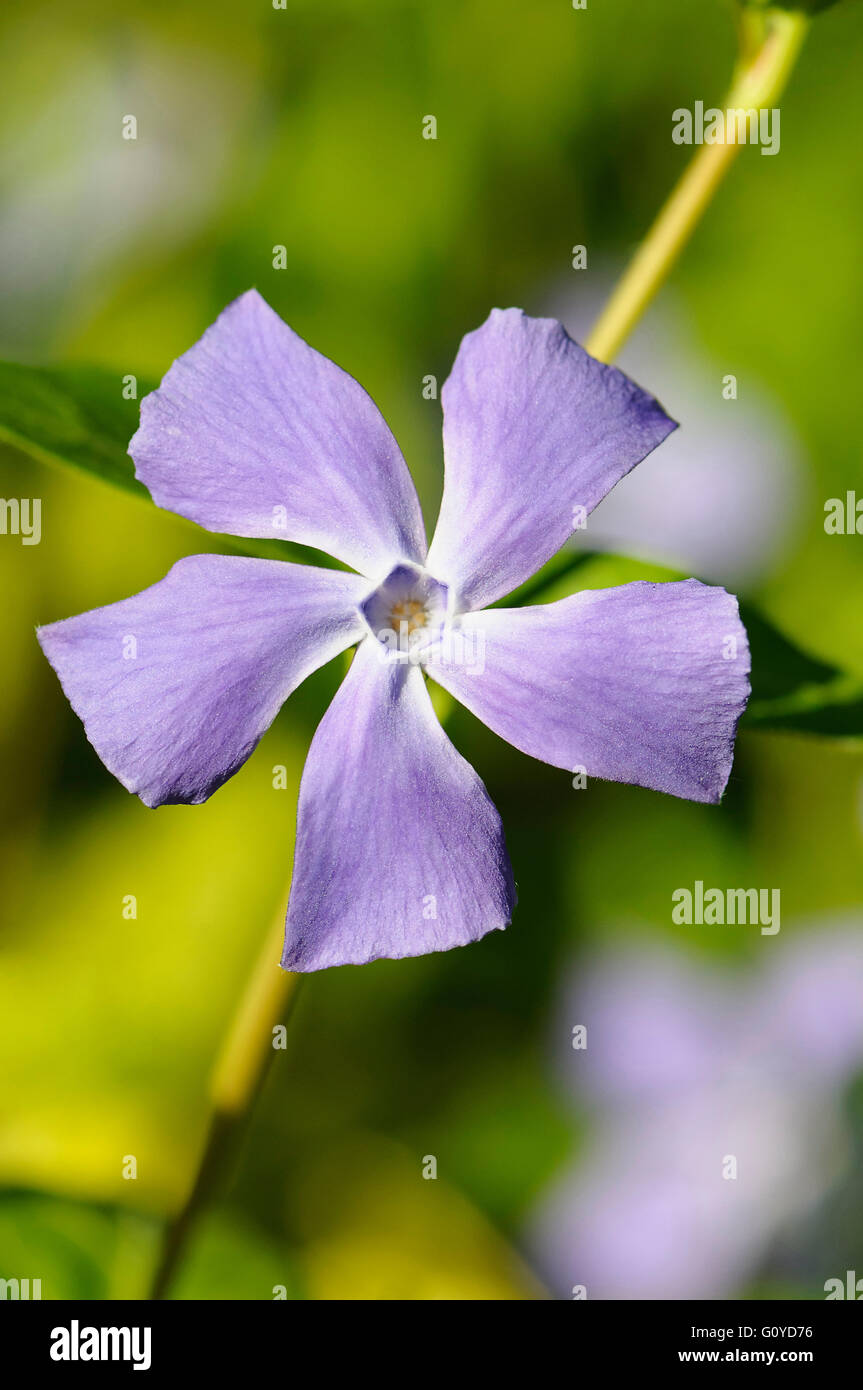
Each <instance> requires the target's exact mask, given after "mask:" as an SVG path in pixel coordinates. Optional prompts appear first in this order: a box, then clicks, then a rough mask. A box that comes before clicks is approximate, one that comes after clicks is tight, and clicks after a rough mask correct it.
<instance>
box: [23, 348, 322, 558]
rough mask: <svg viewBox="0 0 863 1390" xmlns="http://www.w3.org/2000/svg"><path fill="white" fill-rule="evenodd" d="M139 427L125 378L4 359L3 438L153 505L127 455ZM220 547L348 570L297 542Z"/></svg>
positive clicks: (146, 387) (147, 386) (141, 390)
mask: <svg viewBox="0 0 863 1390" xmlns="http://www.w3.org/2000/svg"><path fill="white" fill-rule="evenodd" d="M152 389H153V386H152V384H151V383H148V382H146V383H145V382H141V381H139V382H138V386H137V390H138V394H139V396H144V395H146V394H147V393H148V392H149V391H151V390H152ZM137 428H138V400H137V399H135V400H126V399H124V396H123V377H122V376H121V375H120V374H119V373H116V372H111V371H108V370H107V369H105V368H102V367H82V366H67V367H29V366H25V365H23V364H22V363H18V362H0V441H2V442H4V443H7V444H11V445H12V446H13V447H14V448H16V449H19V450H20V451H21V452H22V453H23V454H26V455H27V456H28V457H30V458H34V459H38V460H39V461H41V462H46V463H52V464H63V465H66V466H68V467H72V468H80V469H82V470H83V471H84V472H85V473H89V474H91V475H93V476H95V477H97V478H100V479H101V480H102V481H103V482H106V483H111V484H112V485H113V486H114V487H119V488H122V489H123V490H124V491H125V492H130V493H132V494H133V496H136V497H138V498H140V499H141V501H144V502H150V500H151V499H150V494H149V492H148V491H147V489H146V488H145V487H144V485H143V483H141V482H139V481H138V479H137V478H136V477H135V469H134V466H133V463H132V460H131V458H130V457H129V455H128V453H127V452H126V448H127V445H128V442H129V440H130V439H131V438H132V435H133V434H134V433H135V430H136V429H137ZM189 524H190V525H191V524H192V523H189ZM196 529H197V528H196ZM207 534H208V535H209V534H211V533H210V532H208V533H207ZM215 545H216V548H219V549H229V550H232V551H236V552H238V553H240V554H243V555H258V556H263V557H264V558H266V559H271V560H295V561H299V562H300V563H306V564H308V563H313V564H318V565H323V566H325V567H327V568H330V569H332V568H341V566H339V565H338V563H337V561H335V560H334V559H333V558H332V557H331V556H329V555H324V554H323V553H322V552H320V551H317V550H313V549H311V548H309V547H307V546H300V545H293V544H291V543H290V542H289V541H279V540H273V541H267V540H255V539H252V538H248V537H242V538H239V537H235V536H221V535H217V537H216V542H215Z"/></svg>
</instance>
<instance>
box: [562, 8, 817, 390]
mask: <svg viewBox="0 0 863 1390" xmlns="http://www.w3.org/2000/svg"><path fill="white" fill-rule="evenodd" d="M758 17H759V19H762V22H763V28H764V37H763V41H762V43H761V46H760V47H759V48H758V49H757V51H756V52H755V54H754V56H752V55H750V56H744V57H742V58H741V61H740V64H739V65H738V68H737V72H736V74H735V77H734V80H733V82H732V85H731V90H730V91H729V93H728V97H727V100H726V109H727V110H734V111H736V110H743V111H746V110H750V109H752V108H755V109H756V110H758V109H760V108H762V107H765V106H770V105H772V104H773V103H774V102H775V101H776V100H777V98H778V97H779V94H780V93H781V92H782V90H783V88H784V86H785V83H786V82H787V80H788V77H789V75H790V73H791V69H792V68H793V66H794V63H795V60H796V58H797V54H798V53H799V51H800V45H801V44H802V42H803V40H804V38H805V36H806V30H807V28H808V26H809V20H808V19H807V18H806V16H805V15H802V14H799V13H786V12H785V11H778V10H777V11H773V10H771V11H769V12H768V13H767V14H766V15H764V16H763V17H762V16H761V15H760V14H759V16H758ZM749 32H750V31H748V30H747V33H749ZM725 133H726V137H728V135H729V132H728V131H727V130H726V132H725ZM738 133H739V134H741V136H743V135H744V132H743V130H741V131H739V132H738V130H737V127H736V124H735V128H734V131H733V134H734V135H735V136H736V135H737V134H738ZM744 138H745V136H744ZM740 148H741V145H740V143H738V142H737V140H736V139H735V140H734V141H732V140H731V139H728V138H727V139H726V140H725V141H723V142H722V143H720V144H715V145H707V144H705V145H701V146H699V149H698V153H697V154H696V155H695V157H694V158H693V159H692V161H691V163H690V164H689V166H688V167H687V169H686V171H685V172H684V174H683V177H682V178H681V180H680V182H679V183H678V185H677V187H676V188H675V189H674V191H673V193H672V194H671V197H670V198H669V199H668V201H667V203H666V204H665V206H664V207H663V209H662V211H661V212H660V214H659V216H658V217H657V219H656V221H655V222H654V224H653V226H652V227H651V229H650V231H649V232H648V233H647V236H646V237H645V239H644V241H643V242H642V243H641V246H640V247H639V248H638V250H637V252H636V253H635V256H634V257H633V259H632V261H631V262H630V265H629V267H628V269H627V270H626V272H625V273H624V275H623V278H622V279H621V281H620V282H619V284H618V285H617V287H616V289H615V291H614V293H613V294H612V296H611V298H610V300H609V301H608V303H607V305H606V306H605V309H604V310H603V312H602V314H601V315H600V317H599V319H598V320H597V322H596V324H595V325H594V327H593V330H592V332H591V334H590V336H589V338H588V340H587V342H586V343H585V347H586V348H587V350H588V352H590V353H591V354H592V355H593V356H594V357H598V358H600V359H601V360H602V361H603V362H610V361H611V360H612V359H613V358H614V357H615V356H616V355H617V353H618V352H619V350H620V348H621V346H622V345H623V343H624V342H625V340H626V339H627V338H628V337H629V334H630V333H631V332H632V330H633V328H634V327H635V325H636V323H637V322H638V320H639V319H640V318H641V315H642V314H643V313H644V311H645V309H646V308H647V306H648V305H649V304H650V302H651V300H652V299H653V296H654V295H655V294H656V292H657V290H658V289H659V288H660V286H661V285H662V284H663V282H664V281H665V279H666V278H667V276H668V274H669V272H670V270H671V269H672V267H673V265H674V263H675V261H676V260H677V258H678V256H679V255H680V253H681V251H682V250H683V248H684V246H685V245H686V243H687V241H688V240H689V238H690V236H691V235H692V233H693V231H694V229H695V227H696V226H697V224H698V222H699V220H700V218H701V216H702V215H703V213H704V211H705V209H706V208H707V207H708V205H709V203H710V200H711V199H712V197H713V195H714V193H715V192H716V189H717V188H718V187H719V184H720V183H721V182H722V179H723V178H724V176H725V174H726V172H727V171H728V169H729V168H730V167H731V164H732V163H733V161H734V158H735V155H736V154H737V153H738V151H739V149H740Z"/></svg>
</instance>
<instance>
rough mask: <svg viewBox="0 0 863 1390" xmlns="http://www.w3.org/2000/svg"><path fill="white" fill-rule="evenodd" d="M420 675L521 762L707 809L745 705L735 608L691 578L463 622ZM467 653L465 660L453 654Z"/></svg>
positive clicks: (742, 635) (745, 652)
mask: <svg viewBox="0 0 863 1390" xmlns="http://www.w3.org/2000/svg"><path fill="white" fill-rule="evenodd" d="M460 630H461V631H462V634H463V636H462V638H461V639H459V641H460V645H458V644H457V643H456V641H455V639H453V640H452V642H451V643H450V648H451V649H450V650H449V652H448V650H447V646H446V645H444V647H442V648H436V649H433V651H432V652H430V653H429V655H428V671H429V675H430V676H432V677H433V678H434V680H436V681H439V682H440V684H441V685H443V686H444V687H445V688H446V689H447V690H449V691H450V692H451V694H453V695H454V696H455V697H456V699H458V700H460V701H461V702H462V704H464V705H466V706H467V708H468V709H469V710H472V711H473V713H474V714H475V715H477V717H478V718H479V719H481V720H482V721H483V723H484V724H487V725H488V726H489V728H491V729H493V730H494V731H495V733H497V734H500V736H501V737H502V738H505V739H507V740H508V742H509V743H512V744H514V745H515V747H516V748H520V749H521V750H522V752H524V753H528V754H530V756H531V757H534V758H539V759H541V760H542V761H543V762H546V763H551V764H552V766H554V767H565V768H568V769H569V770H571V771H575V770H576V769H578V768H584V769H585V770H586V772H587V774H588V775H589V776H591V777H603V778H608V779H610V780H611V781H613V782H634V783H635V784H636V785H637V786H641V787H652V788H653V789H654V790H655V791H663V792H669V793H671V794H672V795H673V796H682V797H688V798H690V799H691V800H693V801H718V800H719V798H720V796H721V795H722V792H723V790H724V787H725V784H726V782H727V781H728V776H729V773H730V771H731V762H732V758H733V754H734V734H735V730H736V727H737V721H738V719H739V718H740V715H741V714H742V712H743V709H744V707H745V705H746V701H747V699H748V696H749V680H748V674H749V647H748V643H747V640H746V632H745V630H744V628H743V625H742V624H741V622H740V617H739V614H738V610H737V600H736V599H735V598H733V597H732V596H731V595H730V594H727V593H726V592H725V590H724V589H718V588H710V587H708V586H707V585H706V584H700V583H699V582H698V580H697V579H686V580H683V581H681V582H680V583H669V584H646V583H635V584H624V585H622V586H620V587H619V588H614V589H595V590H585V591H583V592H581V593H578V594H574V595H572V597H570V598H565V599H561V600H560V601H559V602H558V603H548V604H539V605H537V606H535V607H532V608H498V609H491V610H488V611H486V612H483V613H470V614H466V615H465V616H464V618H463V619H462V620H461V624H460ZM465 653H468V654H469V655H468V657H467V658H466V657H465Z"/></svg>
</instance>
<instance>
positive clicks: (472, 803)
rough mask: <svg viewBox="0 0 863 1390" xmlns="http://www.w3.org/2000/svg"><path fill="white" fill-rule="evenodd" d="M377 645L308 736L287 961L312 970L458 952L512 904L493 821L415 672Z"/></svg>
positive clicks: (362, 653) (366, 651)
mask: <svg viewBox="0 0 863 1390" xmlns="http://www.w3.org/2000/svg"><path fill="white" fill-rule="evenodd" d="M381 650H382V649H381V648H380V647H379V645H378V644H377V643H376V642H375V641H374V640H373V639H369V640H368V641H366V642H363V643H362V644H361V645H360V646H359V647H358V649H357V652H356V655H355V657H354V660H353V663H352V665H351V669H350V671H349V672H348V674H347V676H346V677H345V680H344V682H343V684H342V686H341V688H340V689H339V691H338V692H337V694H336V696H335V699H334V700H333V702H332V704H331V705H330V707H329V709H328V710H327V713H326V714H325V716H324V718H323V720H322V721H321V724H320V727H319V728H318V731H317V733H316V734H315V737H314V739H313V741H312V746H311V749H310V751H309V756H308V759H307V761H306V767H305V771H304V773H303V780H302V783H301V786H300V802H299V811H298V820H297V840H296V851H295V855H294V877H293V885H292V888H291V900H290V904H289V906H288V917H287V924H286V929H285V950H284V954H283V956H282V965H283V966H284V967H285V968H286V969H288V970H302V971H306V970H321V969H324V968H325V967H327V966H330V965H345V964H349V963H351V964H360V963H362V962H364V961H369V960H376V959H378V958H379V957H380V956H388V957H392V958H396V959H398V958H400V957H402V956H421V955H424V954H425V953H426V952H428V951H445V950H448V949H449V948H450V947H451V946H464V945H466V944H467V943H468V942H469V941H476V940H477V939H478V938H479V937H481V936H484V935H485V933H486V932H489V931H493V930H494V929H495V928H501V927H504V926H506V924H507V923H508V922H509V920H510V917H511V915H512V909H513V907H514V905H515V889H514V886H513V881H512V870H511V868H510V863H509V859H508V857H507V852H506V846H505V844H504V837H503V829H502V827H501V823H500V817H499V816H498V813H497V811H496V810H495V808H494V806H493V804H492V802H491V800H490V799H489V796H488V793H487V792H486V790H485V787H484V786H483V784H482V782H481V781H480V779H479V778H478V777H477V775H476V773H475V772H474V770H473V768H472V767H471V766H470V764H469V763H467V762H465V760H464V758H462V756H461V755H460V754H459V753H457V752H456V750H455V748H454V747H453V745H452V744H451V743H450V741H449V739H448V738H447V736H446V734H445V733H444V731H443V729H442V728H441V726H440V724H439V723H438V720H437V717H436V715H435V713H434V710H433V709H432V705H431V700H430V699H429V695H428V691H427V690H426V687H425V682H424V680H423V677H422V675H421V673H420V671H419V669H418V668H417V667H416V666H414V665H411V664H408V663H404V662H399V661H396V660H390V661H386V662H383V661H382V660H381V657H380V655H379V652H380V651H381Z"/></svg>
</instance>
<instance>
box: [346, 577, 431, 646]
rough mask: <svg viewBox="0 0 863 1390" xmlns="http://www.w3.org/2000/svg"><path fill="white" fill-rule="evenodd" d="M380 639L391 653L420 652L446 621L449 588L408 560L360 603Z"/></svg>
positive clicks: (362, 610)
mask: <svg viewBox="0 0 863 1390" xmlns="http://www.w3.org/2000/svg"><path fill="white" fill-rule="evenodd" d="M360 610H361V612H362V614H363V617H364V618H365V620H366V622H367V623H368V626H369V628H370V630H371V632H372V633H373V635H374V636H375V637H376V638H377V640H378V641H379V642H380V643H381V644H382V646H384V647H386V648H387V649H388V650H389V651H391V652H396V653H402V654H404V653H408V654H416V653H417V652H418V651H419V650H420V648H422V647H424V646H426V645H427V644H428V642H429V641H430V640H432V639H433V638H435V637H436V636H437V634H438V633H439V632H440V629H441V628H442V627H443V625H444V623H445V621H446V615H447V587H446V585H445V584H439V583H438V581H437V580H436V579H434V578H433V577H432V575H430V574H429V572H428V570H424V569H422V568H421V567H420V566H419V565H412V564H409V563H407V562H406V561H405V562H403V563H402V564H400V565H396V567H395V569H393V570H391V571H390V573H389V574H388V575H387V577H386V579H385V580H384V581H383V583H382V584H379V585H378V587H377V588H376V589H374V590H372V592H371V593H370V594H369V596H368V598H366V599H364V600H363V602H362V603H361V604H360Z"/></svg>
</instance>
